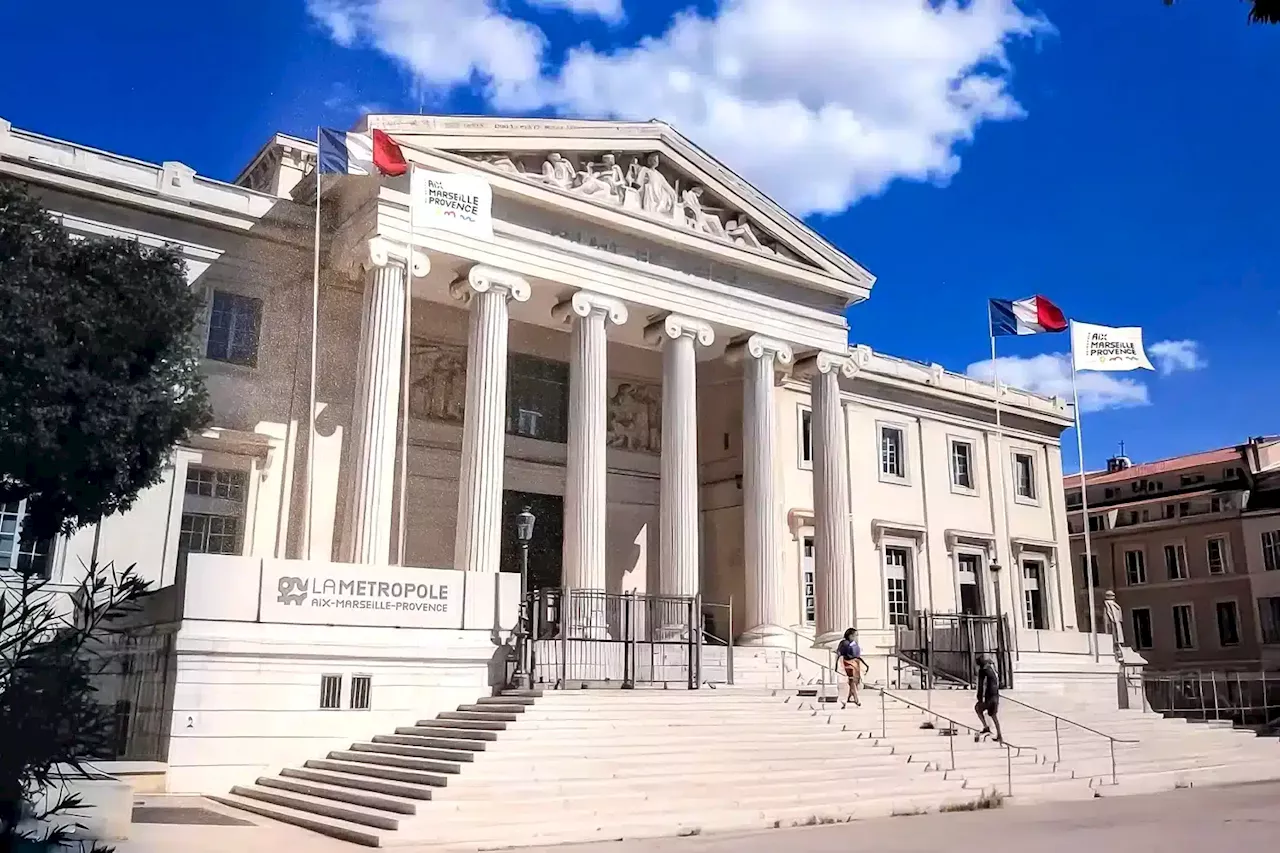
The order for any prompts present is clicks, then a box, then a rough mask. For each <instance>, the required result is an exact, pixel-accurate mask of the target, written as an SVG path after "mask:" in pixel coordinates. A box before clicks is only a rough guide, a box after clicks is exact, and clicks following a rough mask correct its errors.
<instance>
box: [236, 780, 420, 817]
mask: <svg viewBox="0 0 1280 853" xmlns="http://www.w3.org/2000/svg"><path fill="white" fill-rule="evenodd" d="M257 784H258V786H259V787H262V788H279V789H280V790H283V791H291V792H293V793H295V794H306V795H308V796H311V797H319V798H320V799H325V800H335V801H337V802H340V803H348V804H351V805H356V806H363V807H365V808H371V809H378V810H380V811H384V812H391V813H393V814H404V815H412V814H417V813H418V808H419V806H420V805H421V803H420V802H419V801H415V800H414V799H413V798H409V797H405V798H402V797H398V796H394V795H387V794H378V793H374V792H372V791H367V790H365V789H363V788H351V787H347V785H346V784H345V783H341V782H340V783H338V784H334V783H332V782H316V781H314V780H311V779H300V778H298V777H296V776H285V775H283V774H282V775H280V776H260V777H259V778H258V782H257Z"/></svg>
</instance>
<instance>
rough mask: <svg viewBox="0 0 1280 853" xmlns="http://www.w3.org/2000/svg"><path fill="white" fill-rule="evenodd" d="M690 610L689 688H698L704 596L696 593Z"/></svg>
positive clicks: (691, 600) (690, 602) (689, 602)
mask: <svg viewBox="0 0 1280 853" xmlns="http://www.w3.org/2000/svg"><path fill="white" fill-rule="evenodd" d="M688 611H689V648H688V650H687V652H686V654H688V656H689V679H688V680H689V684H688V686H689V689H690V690H697V689H698V682H699V681H700V679H701V673H700V672H699V671H698V670H699V668H700V663H701V658H702V596H700V595H695V596H694V597H693V598H691V599H689V601H688Z"/></svg>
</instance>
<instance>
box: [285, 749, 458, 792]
mask: <svg viewBox="0 0 1280 853" xmlns="http://www.w3.org/2000/svg"><path fill="white" fill-rule="evenodd" d="M353 754H354V755H357V756H359V757H358V758H354V759H352V760H344V759H338V758H309V759H307V761H306V763H305V764H303V767H304V768H306V769H310V770H333V771H336V772H339V773H351V774H353V775H356V776H365V777H369V778H373V779H387V780H392V781H396V782H408V783H410V784H413V785H423V786H426V787H431V788H442V787H444V784H443V782H442V781H441V780H442V779H446V778H447V777H442V776H440V775H439V774H436V773H423V772H421V771H418V770H412V769H409V768H404V767H394V766H390V765H386V764H374V763H372V762H367V761H365V758H366V757H367V756H365V755H364V754H361V753H353Z"/></svg>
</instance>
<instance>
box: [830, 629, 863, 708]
mask: <svg viewBox="0 0 1280 853" xmlns="http://www.w3.org/2000/svg"><path fill="white" fill-rule="evenodd" d="M856 633H857V632H856V631H854V630H853V629H852V628H850V629H849V630H847V631H845V632H844V639H843V640H841V641H840V645H839V646H837V647H836V658H837V659H838V660H839V661H840V668H841V669H842V670H843V671H844V675H845V677H846V678H848V679H849V698H848V699H846V700H845V702H844V705H842V706H841V707H848V705H849V703H850V702H852V703H853V704H855V705H857V706H858V707H862V702H861V700H859V699H858V685H859V684H861V683H862V669H863V667H866V668H867V669H870V668H871V667H869V666H867V662H866V661H864V660H863V659H862V648H861V647H860V646H859V645H858V641H857V640H855V639H854V635H855V634H856Z"/></svg>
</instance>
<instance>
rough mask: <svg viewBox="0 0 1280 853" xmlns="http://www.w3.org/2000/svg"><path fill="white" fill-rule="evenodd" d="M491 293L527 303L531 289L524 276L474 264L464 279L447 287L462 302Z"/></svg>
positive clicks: (486, 265)
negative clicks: (477, 295) (480, 294)
mask: <svg viewBox="0 0 1280 853" xmlns="http://www.w3.org/2000/svg"><path fill="white" fill-rule="evenodd" d="M491 291H492V292H494V293H502V294H503V295H505V296H506V297H507V298H508V299H514V300H515V301H516V302H528V301H529V296H530V295H531V294H532V293H533V288H531V287H530V286H529V282H528V281H527V280H526V279H525V278H524V276H521V275H516V274H515V273H513V272H508V271H507V270H503V269H498V268H497V267H491V266H489V265H488V264H476V265H475V266H473V267H472V268H471V269H469V270H468V271H467V274H466V275H465V276H464V277H462V278H460V279H458V280H457V281H455V282H454V283H453V284H451V285H449V293H450V294H451V295H452V296H453V298H454V299H458V300H460V301H462V302H467V301H470V299H471V297H473V296H475V295H476V294H478V293H489V292H491Z"/></svg>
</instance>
